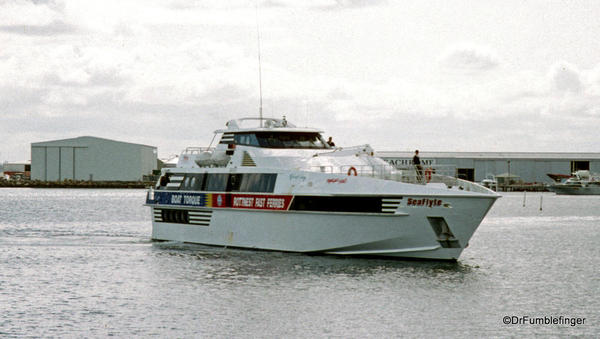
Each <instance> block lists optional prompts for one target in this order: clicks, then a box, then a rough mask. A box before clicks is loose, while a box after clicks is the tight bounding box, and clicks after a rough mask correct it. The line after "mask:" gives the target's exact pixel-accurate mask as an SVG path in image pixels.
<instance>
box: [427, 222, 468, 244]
mask: <svg viewBox="0 0 600 339" xmlns="http://www.w3.org/2000/svg"><path fill="white" fill-rule="evenodd" d="M427 220H429V224H430V225H431V228H432V229H433V231H434V232H435V236H436V238H437V239H436V240H437V241H438V242H439V243H440V245H442V247H443V248H460V247H461V246H460V243H459V242H458V239H456V237H454V234H453V233H452V231H451V230H450V227H448V223H447V222H446V219H444V218H443V217H427Z"/></svg>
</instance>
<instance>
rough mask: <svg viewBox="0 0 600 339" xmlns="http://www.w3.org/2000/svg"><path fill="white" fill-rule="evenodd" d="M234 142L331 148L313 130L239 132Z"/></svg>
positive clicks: (264, 145)
mask: <svg viewBox="0 0 600 339" xmlns="http://www.w3.org/2000/svg"><path fill="white" fill-rule="evenodd" d="M234 143H235V144H237V145H247V146H256V147H265V148H318V149H323V148H330V146H329V145H328V144H327V143H326V142H325V140H323V138H322V137H321V135H320V134H319V133H311V132H293V133H291V132H252V133H238V134H235V136H234Z"/></svg>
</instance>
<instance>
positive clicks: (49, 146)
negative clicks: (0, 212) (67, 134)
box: [31, 136, 157, 181]
mask: <svg viewBox="0 0 600 339" xmlns="http://www.w3.org/2000/svg"><path fill="white" fill-rule="evenodd" d="M156 167H157V151H156V147H154V146H148V145H141V144H132V143H127V142H121V141H115V140H110V139H103V138H97V137H90V136H83V137H78V138H72V139H64V140H54V141H45V142H36V143H32V144H31V179H32V180H43V181H62V180H65V179H70V180H90V181H138V180H142V179H143V176H144V175H149V174H151V173H152V170H154V169H156Z"/></svg>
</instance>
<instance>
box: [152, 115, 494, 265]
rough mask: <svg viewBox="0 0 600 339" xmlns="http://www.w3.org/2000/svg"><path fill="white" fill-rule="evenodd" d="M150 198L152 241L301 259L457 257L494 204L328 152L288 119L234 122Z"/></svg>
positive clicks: (316, 135)
mask: <svg viewBox="0 0 600 339" xmlns="http://www.w3.org/2000/svg"><path fill="white" fill-rule="evenodd" d="M215 133H216V135H217V136H219V143H218V144H217V145H216V146H215V147H209V148H188V149H186V151H184V152H183V153H182V154H181V156H180V157H179V162H178V165H177V167H175V168H168V169H163V170H162V174H161V178H160V179H159V182H158V183H157V185H156V187H154V188H151V189H150V190H149V192H148V196H147V201H146V205H147V206H150V207H151V209H152V218H153V221H152V225H153V227H152V238H153V239H156V240H175V241H182V242H191V243H199V244H207V245H217V246H231V247H241V248H254V249H264V250H277V251H293V252H305V253H329V254H340V255H381V256H391V257H413V258H429V259H457V258H458V257H459V255H460V254H461V252H462V250H463V249H464V248H465V247H466V246H467V245H468V242H469V239H470V238H471V236H472V235H473V233H474V232H475V230H476V229H477V227H478V226H479V224H480V223H481V221H482V219H483V218H484V216H485V215H486V213H487V212H488V211H489V209H490V208H491V206H492V205H493V203H494V202H495V200H496V199H497V198H498V197H499V196H498V195H497V194H496V193H495V192H493V191H491V190H489V189H487V188H485V187H482V186H480V185H477V184H475V183H472V182H468V181H464V180H460V179H457V178H454V177H450V176H444V175H440V174H437V173H434V171H431V170H430V171H429V172H427V173H426V174H425V175H419V173H417V172H415V171H400V170H396V169H395V168H394V167H393V166H392V165H390V164H388V163H386V162H385V161H384V160H382V159H380V158H378V157H375V156H374V151H373V149H372V148H371V147H370V146H369V145H362V146H355V147H344V148H339V147H331V146H329V145H328V144H327V143H326V142H325V141H324V140H323V138H322V137H321V133H322V131H320V130H318V129H313V128H300V127H296V126H294V125H292V124H290V123H288V122H287V121H286V119H285V118H284V119H270V118H269V119H256V118H245V119H238V120H231V121H229V122H228V123H227V128H226V129H223V130H217V131H215Z"/></svg>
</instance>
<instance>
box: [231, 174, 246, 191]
mask: <svg viewBox="0 0 600 339" xmlns="http://www.w3.org/2000/svg"><path fill="white" fill-rule="evenodd" d="M242 178H243V174H230V175H229V183H228V184H227V191H228V192H239V191H240V185H241V183H242Z"/></svg>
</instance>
